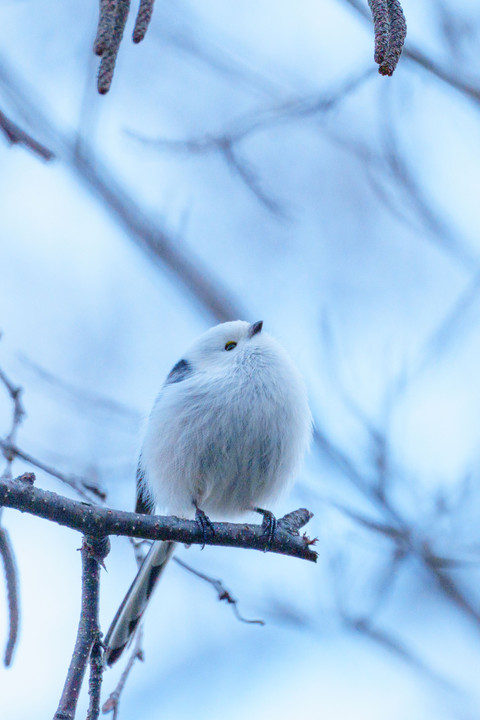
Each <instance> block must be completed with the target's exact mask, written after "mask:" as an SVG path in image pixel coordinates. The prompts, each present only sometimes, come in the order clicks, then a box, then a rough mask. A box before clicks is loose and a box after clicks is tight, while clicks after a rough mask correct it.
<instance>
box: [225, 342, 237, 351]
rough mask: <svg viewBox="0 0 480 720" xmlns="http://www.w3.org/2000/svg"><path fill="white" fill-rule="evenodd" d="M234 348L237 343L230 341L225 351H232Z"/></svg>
mask: <svg viewBox="0 0 480 720" xmlns="http://www.w3.org/2000/svg"><path fill="white" fill-rule="evenodd" d="M234 347H237V343H236V342H233V340H230V341H229V342H227V344H226V345H225V350H233V348H234Z"/></svg>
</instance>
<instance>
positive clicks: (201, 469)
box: [105, 320, 312, 665]
mask: <svg viewBox="0 0 480 720" xmlns="http://www.w3.org/2000/svg"><path fill="white" fill-rule="evenodd" d="M262 327H263V323H262V322H261V321H260V322H256V323H253V324H250V323H248V322H244V321H242V320H237V321H234V322H227V323H222V324H221V325H216V326H215V327H213V328H211V329H210V330H208V331H207V332H206V333H204V334H203V335H201V336H200V337H199V338H198V339H197V340H196V341H195V343H194V344H193V345H192V347H191V348H190V350H189V351H188V352H187V353H185V355H184V357H183V358H182V359H181V360H180V361H179V362H178V363H177V364H176V365H175V366H174V368H173V369H172V371H171V372H170V374H169V375H168V377H167V379H166V381H165V384H164V386H163V388H162V389H161V391H160V393H159V395H158V397H157V399H156V401H155V404H154V406H153V409H152V412H151V415H150V418H149V420H148V424H147V428H146V433H145V438H144V442H143V447H142V451H141V455H140V459H139V469H138V472H137V507H136V510H137V512H152V511H153V508H154V507H155V505H156V506H157V507H158V508H159V509H160V510H162V511H164V512H168V513H169V514H176V515H180V516H184V517H185V516H186V517H189V516H192V515H193V514H194V513H196V517H197V520H198V521H199V522H201V523H202V525H203V527H204V532H206V531H207V530H208V517H207V515H209V516H215V517H220V518H223V519H225V517H235V516H238V515H241V514H242V513H246V512H249V511H252V510H260V508H259V506H261V507H263V506H264V505H265V504H268V503H269V502H270V501H273V500H275V499H277V498H278V496H279V495H280V494H281V493H282V492H283V491H284V490H285V488H286V487H288V485H289V482H290V481H291V480H293V478H294V475H295V473H296V472H297V470H298V468H299V465H300V463H301V461H302V459H303V456H304V454H305V451H306V449H307V447H308V444H309V442H310V437H311V430H312V419H311V413H310V409H309V406H308V401H307V393H306V389H305V384H304V382H303V379H302V377H301V375H300V373H299V372H298V370H297V368H296V367H295V365H294V364H293V362H292V360H291V359H290V358H289V357H288V355H287V354H286V352H285V350H284V349H283V348H282V347H281V345H280V344H279V343H278V342H277V341H276V340H275V339H274V338H273V337H271V336H270V335H268V334H267V333H265V332H263V330H262ZM267 514H268V513H267ZM174 548H175V543H172V542H162V541H159V542H155V543H153V545H152V547H151V548H150V551H149V552H148V554H147V556H146V558H145V560H144V562H143V565H142V566H141V568H140V570H139V571H138V574H137V576H136V578H135V580H134V581H133V583H132V585H131V586H130V589H129V591H128V593H127V595H126V596H125V598H124V600H123V602H122V604H121V606H120V608H119V610H118V612H117V614H116V616H115V618H114V620H113V622H112V625H111V626H110V629H109V631H108V633H107V635H106V637H105V645H106V646H107V650H106V662H107V663H108V664H109V665H112V664H113V663H114V662H115V661H116V660H117V659H118V658H119V657H120V655H121V653H122V651H123V650H124V648H125V646H126V645H127V643H128V641H129V639H130V638H131V636H132V635H133V633H134V632H135V629H136V627H137V625H138V623H139V621H140V619H141V617H142V615H143V612H144V611H145V608H146V606H147V603H148V600H149V598H150V596H151V594H152V591H153V588H154V587H155V585H156V583H157V581H158V578H159V577H160V575H161V573H162V571H163V569H164V568H165V566H166V564H167V562H168V560H169V559H170V558H171V556H172V554H173V551H174Z"/></svg>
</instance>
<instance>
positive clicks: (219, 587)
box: [173, 557, 265, 625]
mask: <svg viewBox="0 0 480 720" xmlns="http://www.w3.org/2000/svg"><path fill="white" fill-rule="evenodd" d="M173 559H174V561H175V562H176V563H178V564H179V565H180V566H181V567H183V568H185V570H188V572H190V573H192V575H196V576H197V577H199V578H201V579H202V580H205V582H207V583H209V585H212V587H213V588H215V590H216V591H217V593H218V599H219V600H226V602H227V603H228V604H229V605H231V606H232V610H233V613H234V615H235V617H236V618H237V620H240V622H243V623H248V624H249V625H265V621H264V620H247V618H244V617H243V615H241V613H240V611H239V609H238V600H236V599H235V598H234V597H233V596H232V595H231V593H230V591H229V590H227V588H226V587H225V586H224V584H223V583H222V581H221V580H216V579H215V578H212V577H210V575H205V573H202V572H200V571H199V570H195V569H194V568H192V567H191V565H187V563H186V562H184V561H183V560H180V558H178V557H174V558H173Z"/></svg>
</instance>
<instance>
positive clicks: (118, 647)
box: [104, 540, 176, 665]
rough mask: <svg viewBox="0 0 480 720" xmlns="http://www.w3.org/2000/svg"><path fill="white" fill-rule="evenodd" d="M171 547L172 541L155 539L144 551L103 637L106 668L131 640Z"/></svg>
mask: <svg viewBox="0 0 480 720" xmlns="http://www.w3.org/2000/svg"><path fill="white" fill-rule="evenodd" d="M175 545H176V543H174V542H169V541H164V540H159V541H156V542H154V543H153V545H152V547H151V548H150V550H149V551H148V553H147V555H146V557H145V560H144V561H143V563H142V565H141V567H140V569H139V571H138V573H137V575H136V577H135V579H134V581H133V582H132V584H131V585H130V588H129V590H128V592H127V594H126V595H125V597H124V598H123V601H122V604H121V605H120V607H119V608H118V610H117V613H116V615H115V617H114V618H113V620H112V624H111V625H110V627H109V629H108V632H107V634H106V636H105V640H104V643H105V646H106V651H105V661H106V663H107V665H113V663H115V662H116V661H117V660H118V658H119V657H120V655H121V654H122V652H123V651H124V650H125V648H126V646H127V645H128V643H129V641H130V639H131V638H132V637H133V635H134V633H135V630H136V629H137V626H138V624H139V622H140V620H141V618H142V615H143V613H144V612H145V608H146V607H147V605H148V601H149V600H150V598H151V596H152V592H153V590H154V588H155V585H156V584H157V582H158V580H159V578H160V576H161V575H162V573H163V570H164V569H165V567H166V565H167V563H168V561H169V560H170V558H171V557H172V555H173V553H174V550H175Z"/></svg>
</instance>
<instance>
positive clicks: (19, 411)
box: [0, 368, 25, 478]
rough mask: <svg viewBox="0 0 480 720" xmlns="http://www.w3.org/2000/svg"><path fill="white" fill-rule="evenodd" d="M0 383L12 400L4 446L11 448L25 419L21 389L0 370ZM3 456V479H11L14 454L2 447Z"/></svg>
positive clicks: (9, 449) (7, 448)
mask: <svg viewBox="0 0 480 720" xmlns="http://www.w3.org/2000/svg"><path fill="white" fill-rule="evenodd" d="M0 382H2V383H3V385H4V386H5V387H6V389H7V392H8V394H9V395H10V398H11V400H12V405H13V412H12V424H11V426H10V431H9V432H8V434H7V435H6V437H5V440H4V442H5V444H6V446H12V445H13V443H14V442H15V440H16V437H17V432H18V428H19V427H20V425H21V423H22V420H23V418H24V417H25V410H24V408H23V405H22V401H21V395H22V388H21V387H17V386H16V385H14V384H13V383H12V381H11V380H10V379H9V378H8V377H7V376H6V374H5V373H4V371H3V370H2V369H1V368H0ZM2 450H3V454H4V456H5V459H6V461H7V464H6V466H5V470H4V472H3V476H4V477H8V478H11V477H12V463H13V459H14V457H15V453H14V452H13V451H12V450H11V448H10V447H4V446H2Z"/></svg>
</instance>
